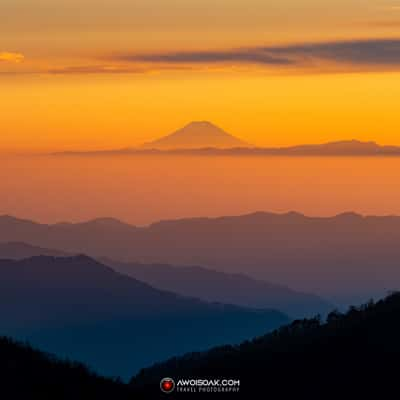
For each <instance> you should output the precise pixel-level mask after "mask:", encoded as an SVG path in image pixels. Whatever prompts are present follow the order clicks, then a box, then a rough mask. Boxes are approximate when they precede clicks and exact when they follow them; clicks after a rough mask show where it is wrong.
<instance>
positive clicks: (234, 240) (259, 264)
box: [0, 212, 400, 304]
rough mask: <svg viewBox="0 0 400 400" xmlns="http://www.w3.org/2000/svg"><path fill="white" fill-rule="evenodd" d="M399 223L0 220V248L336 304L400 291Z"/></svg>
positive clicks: (347, 218) (258, 216)
mask: <svg viewBox="0 0 400 400" xmlns="http://www.w3.org/2000/svg"><path fill="white" fill-rule="evenodd" d="M399 237H400V217H396V216H382V217H378V216H362V215H358V214H355V213H344V214H340V215H337V216H334V217H307V216H304V215H302V214H298V213H287V214H273V213H264V212H258V213H253V214H249V215H243V216H237V217H220V218H191V219H182V220H173V221H162V222H159V223H155V224H152V225H150V226H147V227H135V226H131V225H126V224H123V223H120V224H114V223H113V224H109V225H108V224H107V223H106V224H104V223H101V224H99V223H97V222H87V223H81V224H69V225H68V226H64V225H63V226H59V225H44V224H37V223H33V222H29V221H22V220H18V219H13V218H12V217H0V242H15V241H17V242H26V243H30V244H32V245H34V246H40V247H43V248H49V249H58V250H61V251H64V252H67V253H73V254H77V253H84V254H88V255H90V256H93V257H96V258H99V257H103V256H105V257H108V258H110V259H115V260H119V261H124V262H139V263H146V264H157V263H158V264H160V263H161V264H165V263H166V264H171V265H176V266H187V265H201V266H205V267H207V268H211V269H214V270H217V271H221V272H226V273H244V274H246V275H248V276H250V277H252V278H255V279H257V280H266V281H268V282H274V284H279V285H284V286H288V287H290V288H293V289H295V290H299V291H302V292H309V293H315V294H318V295H320V296H322V297H324V298H327V299H330V300H331V301H333V302H334V303H335V304H351V303H358V302H361V301H363V299H365V298H369V297H382V296H384V295H385V294H386V293H387V292H388V291H391V290H396V289H398V288H399V286H400V270H399V268H398V260H399V259H400V246H399V245H398V238H399Z"/></svg>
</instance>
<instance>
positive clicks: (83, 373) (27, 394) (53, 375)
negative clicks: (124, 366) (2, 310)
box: [0, 337, 133, 400]
mask: <svg viewBox="0 0 400 400" xmlns="http://www.w3.org/2000/svg"><path fill="white" fill-rule="evenodd" d="M0 382H1V393H2V396H4V397H5V398H8V399H34V400H36V399H37V400H39V399H60V400H71V399H77V400H86V399H99V400H101V399H110V398H113V399H118V400H120V399H131V398H132V396H133V393H132V391H131V390H129V388H128V387H126V386H125V385H123V384H122V383H119V382H116V381H113V380H110V379H105V378H102V377H100V376H97V375H95V374H94V373H93V372H91V371H90V370H89V369H87V368H86V367H85V366H84V365H82V364H79V363H77V362H67V361H62V360H59V359H57V358H56V357H54V356H53V355H49V354H45V353H42V352H40V351H38V350H34V349H32V348H31V347H29V346H27V345H26V344H24V345H23V344H20V343H17V342H15V341H13V340H11V339H8V338H4V337H0Z"/></svg>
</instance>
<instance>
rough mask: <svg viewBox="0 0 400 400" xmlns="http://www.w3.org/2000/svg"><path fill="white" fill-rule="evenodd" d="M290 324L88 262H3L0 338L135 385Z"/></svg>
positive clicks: (39, 259)
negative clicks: (190, 356) (190, 357)
mask: <svg viewBox="0 0 400 400" xmlns="http://www.w3.org/2000/svg"><path fill="white" fill-rule="evenodd" d="M288 321H289V319H288V317H287V316H286V315H285V314H282V313H281V312H279V311H273V310H255V309H249V308H242V307H237V306H230V305H224V304H218V303H207V302H202V301H200V300H197V299H194V298H187V297H183V296H179V295H176V294H174V293H171V292H166V291H162V290H157V289H154V288H153V287H151V286H149V285H148V284H145V283H143V282H140V281H138V280H136V279H133V278H130V277H128V276H124V275H121V274H119V273H117V272H115V271H114V270H112V269H111V268H109V267H107V266H105V265H103V264H101V263H99V262H97V261H95V260H93V259H91V258H89V257H86V256H76V257H63V258H61V257H44V256H42V257H33V258H30V259H25V260H20V261H13V260H0V334H2V335H7V336H11V337H15V338H17V339H19V340H28V341H29V342H30V343H31V344H32V345H33V346H35V347H37V348H39V349H43V350H45V351H49V352H51V353H54V354H56V355H58V356H61V357H68V358H70V359H76V360H79V361H82V362H84V363H86V364H88V365H89V366H90V367H91V368H94V369H95V370H96V371H99V372H101V373H102V374H105V375H109V376H122V377H124V378H127V377H131V376H132V374H134V373H135V371H137V370H138V369H139V368H142V367H143V366H146V365H151V364H152V363H154V362H156V361H158V360H162V359H166V358H168V357H172V356H174V355H177V354H184V353H186V352H188V351H193V350H206V349H208V348H210V347H212V346H215V345H220V344H223V343H239V342H240V341H242V340H244V339H245V338H246V337H252V336H254V335H259V334H261V333H263V332H265V331H270V330H272V329H275V328H276V327H278V326H281V325H282V324H285V323H287V322H288ZM0 361H1V360H0Z"/></svg>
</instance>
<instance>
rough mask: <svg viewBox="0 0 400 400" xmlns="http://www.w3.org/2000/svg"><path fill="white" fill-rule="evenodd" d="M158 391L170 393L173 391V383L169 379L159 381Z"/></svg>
mask: <svg viewBox="0 0 400 400" xmlns="http://www.w3.org/2000/svg"><path fill="white" fill-rule="evenodd" d="M160 389H161V391H162V392H164V393H171V392H173V390H174V389H175V382H174V380H173V379H171V378H164V379H161V382H160Z"/></svg>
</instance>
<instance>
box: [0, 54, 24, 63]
mask: <svg viewBox="0 0 400 400" xmlns="http://www.w3.org/2000/svg"><path fill="white" fill-rule="evenodd" d="M24 58H25V57H24V55H23V54H20V53H9V52H0V62H10V63H20V62H22V61H24Z"/></svg>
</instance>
